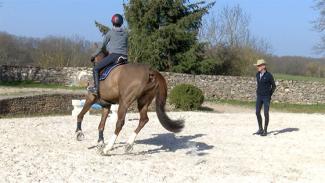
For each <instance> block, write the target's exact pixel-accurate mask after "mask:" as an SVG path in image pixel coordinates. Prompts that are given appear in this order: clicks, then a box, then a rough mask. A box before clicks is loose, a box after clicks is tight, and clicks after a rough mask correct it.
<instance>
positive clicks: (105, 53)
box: [93, 43, 108, 63]
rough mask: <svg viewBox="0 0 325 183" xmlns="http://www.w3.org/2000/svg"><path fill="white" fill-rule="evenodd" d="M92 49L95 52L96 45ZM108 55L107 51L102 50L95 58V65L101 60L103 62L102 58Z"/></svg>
mask: <svg viewBox="0 0 325 183" xmlns="http://www.w3.org/2000/svg"><path fill="white" fill-rule="evenodd" d="M93 48H94V49H95V50H96V49H98V44H97V43H94V45H93ZM107 55H108V51H107V50H106V49H105V50H102V51H101V52H100V53H99V54H98V55H97V56H96V57H95V63H98V62H100V61H101V60H103V58H104V57H106V56H107Z"/></svg>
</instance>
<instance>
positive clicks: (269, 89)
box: [256, 71, 276, 97]
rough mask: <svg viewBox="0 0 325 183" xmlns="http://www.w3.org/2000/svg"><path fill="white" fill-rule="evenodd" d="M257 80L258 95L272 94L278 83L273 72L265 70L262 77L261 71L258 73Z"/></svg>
mask: <svg viewBox="0 0 325 183" xmlns="http://www.w3.org/2000/svg"><path fill="white" fill-rule="evenodd" d="M256 81H257V90H256V94H257V95H258V96H270V97H271V96H272V95H273V93H274V91H275V88H276V85H275V82H274V78H273V76H272V74H271V73H269V72H267V71H266V72H265V73H264V74H263V76H262V78H260V72H258V73H257V74H256Z"/></svg>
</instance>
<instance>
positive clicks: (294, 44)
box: [0, 0, 322, 57]
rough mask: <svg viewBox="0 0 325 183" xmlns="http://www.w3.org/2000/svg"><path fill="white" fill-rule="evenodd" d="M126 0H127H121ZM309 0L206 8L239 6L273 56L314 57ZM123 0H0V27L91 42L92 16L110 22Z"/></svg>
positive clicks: (247, 1)
mask: <svg viewBox="0 0 325 183" xmlns="http://www.w3.org/2000/svg"><path fill="white" fill-rule="evenodd" d="M125 2H127V0H125ZM314 3H315V2H314V0H216V4H215V6H214V7H213V8H212V9H211V10H210V11H211V12H214V14H217V12H218V11H219V10H220V9H221V8H222V7H224V6H235V5H237V4H238V5H239V6H240V7H241V8H242V9H243V11H244V12H245V13H247V14H248V15H249V17H250V30H251V32H252V34H253V35H254V36H256V37H258V38H262V39H265V40H266V41H268V42H269V43H270V45H271V46H272V50H271V52H272V53H273V54H274V55H278V56H284V55H291V56H308V57H321V56H322V55H317V54H316V53H315V52H314V50H313V46H315V45H316V44H317V43H318V41H319V40H320V34H319V33H318V32H316V31H314V30H313V29H312V24H311V22H312V21H313V20H315V19H316V18H317V16H318V12H317V11H315V10H314V9H313V6H314ZM122 4H123V0H0V31H4V32H7V33H10V34H14V35H18V36H26V37H40V38H43V37H46V36H49V35H54V36H66V37H72V36H79V37H82V38H84V39H86V40H90V41H101V39H102V37H101V34H100V33H99V31H98V29H97V28H96V27H95V25H94V21H95V20H97V21H99V22H101V23H103V24H106V25H108V24H110V18H111V16H112V15H113V14H115V13H121V14H123V5H122Z"/></svg>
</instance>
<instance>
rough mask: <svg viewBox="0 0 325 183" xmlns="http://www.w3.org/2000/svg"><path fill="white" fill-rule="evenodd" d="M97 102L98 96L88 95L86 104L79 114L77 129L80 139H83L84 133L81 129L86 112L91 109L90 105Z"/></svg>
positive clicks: (77, 136) (78, 138)
mask: <svg viewBox="0 0 325 183" xmlns="http://www.w3.org/2000/svg"><path fill="white" fill-rule="evenodd" d="M95 102H96V97H94V96H93V95H87V98H86V102H85V105H84V106H83V108H82V110H81V111H80V113H79V114H78V116H77V129H76V138H77V140H78V141H81V140H83V138H84V134H83V133H82V130H81V123H82V120H83V118H84V116H85V114H86V113H87V112H88V111H89V109H90V107H91V106H92V105H93V104H94V103H95Z"/></svg>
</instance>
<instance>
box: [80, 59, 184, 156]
mask: <svg viewBox="0 0 325 183" xmlns="http://www.w3.org/2000/svg"><path fill="white" fill-rule="evenodd" d="M104 57H105V54H104V53H100V54H99V55H98V56H97V57H96V58H95V62H99V61H100V60H102V59H103V58H104ZM154 98H155V100H156V113H157V116H158V119H159V121H160V123H161V125H162V126H163V127H164V128H165V129H166V130H168V131H170V132H174V133H177V132H180V131H181V130H182V128H183V127H184V121H183V120H171V119H170V118H169V117H168V116H167V114H166V112H165V104H166V99H167V84H166V80H165V78H164V77H163V76H162V75H161V74H160V73H159V72H158V71H156V70H154V69H152V68H150V67H149V66H147V65H142V64H125V65H120V66H118V67H116V68H115V69H113V70H112V72H111V73H110V75H109V76H108V77H107V78H106V79H105V80H103V81H100V83H99V95H98V97H97V96H95V95H93V94H90V93H88V94H87V96H86V102H85V105H84V107H83V109H82V111H81V112H80V113H79V115H78V116H77V130H76V136H77V140H82V139H83V137H84V135H83V133H82V130H81V123H82V120H83V117H84V115H85V113H86V112H87V111H88V110H89V109H90V108H91V106H92V105H93V104H94V103H96V102H98V103H100V104H101V105H102V106H103V109H102V116H101V121H100V124H99V126H98V131H99V137H98V145H97V147H100V149H99V150H100V151H101V153H103V154H107V153H108V152H109V151H110V150H111V149H112V148H113V145H114V143H115V140H116V138H117V136H118V135H119V133H120V131H121V130H122V127H123V125H124V122H125V115H126V113H127V110H128V108H129V106H130V105H131V104H132V103H133V102H134V101H137V106H138V110H139V113H140V120H139V125H138V127H137V128H136V129H135V131H134V133H133V134H132V135H131V136H130V138H129V140H128V142H127V145H126V147H125V152H129V151H131V150H132V147H133V144H134V141H135V138H136V136H137V135H138V134H139V132H140V131H141V129H142V128H143V127H144V126H145V124H146V123H147V122H148V121H149V118H148V115H147V112H148V107H149V105H150V104H151V102H152V100H153V99H154ZM111 104H119V107H118V111H117V118H118V119H117V122H116V127H115V132H114V135H113V136H112V137H111V139H110V140H109V142H108V144H107V145H106V146H105V144H104V135H103V132H104V128H105V122H106V119H107V117H108V114H109V111H110V107H111Z"/></svg>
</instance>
